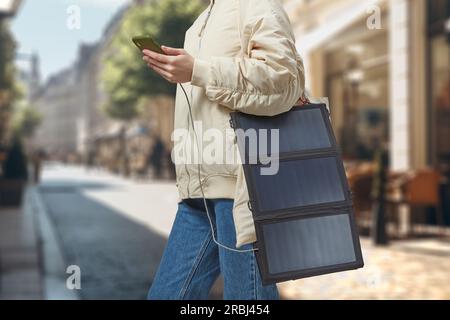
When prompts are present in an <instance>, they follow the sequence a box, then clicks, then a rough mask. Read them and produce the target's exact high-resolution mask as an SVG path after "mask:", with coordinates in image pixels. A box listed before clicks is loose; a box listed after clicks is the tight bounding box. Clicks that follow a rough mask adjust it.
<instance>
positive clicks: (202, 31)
mask: <svg viewBox="0 0 450 320" xmlns="http://www.w3.org/2000/svg"><path fill="white" fill-rule="evenodd" d="M214 4H215V0H212V2H211V6H210V8H209V11H208V14H207V15H206V19H205V22H204V23H203V25H202V28H201V29H200V32H199V33H198V37H199V41H198V52H197V56H198V55H199V54H200V49H201V48H202V37H203V33H204V31H205V28H206V25H207V24H208V21H209V18H210V17H211V12H212V9H213V7H214ZM193 101H194V90H193V88H192V85H191V102H193ZM187 123H188V137H189V138H190V137H191V123H190V119H189V113H188V118H187ZM193 129H194V130H195V128H193ZM184 145H185V149H186V142H185V144H184ZM198 151H199V152H200V150H198ZM198 161H200V159H198ZM184 167H185V170H186V173H187V176H188V183H187V190H186V191H187V196H188V198H190V190H189V185H190V183H191V174H190V173H189V170H188V166H187V164H186V163H185V165H184Z"/></svg>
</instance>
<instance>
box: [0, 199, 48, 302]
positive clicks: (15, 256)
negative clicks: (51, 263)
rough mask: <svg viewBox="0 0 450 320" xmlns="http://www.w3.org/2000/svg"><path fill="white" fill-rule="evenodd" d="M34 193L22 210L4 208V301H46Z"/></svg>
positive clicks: (0, 212) (0, 247)
mask: <svg viewBox="0 0 450 320" xmlns="http://www.w3.org/2000/svg"><path fill="white" fill-rule="evenodd" d="M29 196H30V193H29V192H27V193H26V196H25V199H24V207H23V210H22V209H20V208H17V209H13V208H11V209H9V208H0V300H16V299H20V300H22V299H25V300H28V299H31V300H34V299H42V298H43V286H42V272H41V262H40V254H39V251H40V250H39V241H38V235H37V232H36V223H35V219H34V216H33V213H32V210H29V207H27V206H30V205H31V202H30V201H29Z"/></svg>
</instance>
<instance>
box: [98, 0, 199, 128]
mask: <svg viewBox="0 0 450 320" xmlns="http://www.w3.org/2000/svg"><path fill="white" fill-rule="evenodd" d="M203 3H204V2H203V1H200V0H164V1H145V2H144V3H143V4H139V5H134V6H133V7H131V8H130V9H129V11H128V12H127V13H126V14H125V16H124V18H123V20H122V22H121V25H120V27H119V30H118V32H117V33H116V35H115V36H114V37H113V39H112V43H111V46H110V48H108V53H107V54H106V58H105V64H104V71H103V74H102V79H103V84H104V87H105V90H106V93H107V94H108V97H109V99H108V101H107V103H106V104H105V105H104V106H103V108H104V111H105V112H106V114H107V115H109V116H110V117H112V118H114V119H118V120H125V121H128V120H132V119H134V118H135V117H137V116H138V115H139V108H138V102H139V100H140V99H141V98H142V97H146V96H147V97H148V96H154V95H158V94H168V95H174V94H175V90H176V86H175V85H173V84H170V83H168V82H167V81H165V80H164V79H162V78H161V77H160V76H158V75H157V74H156V73H155V72H152V71H151V70H150V69H149V68H148V67H147V66H146V65H145V64H144V62H143V61H142V59H141V57H142V54H141V53H140V52H139V51H138V50H137V49H136V47H134V45H133V43H132V42H131V38H132V37H133V36H136V35H141V34H144V35H145V34H150V35H152V36H153V37H154V38H155V39H158V40H159V41H160V42H161V43H162V44H164V45H167V46H173V47H182V46H183V41H184V31H185V30H187V29H188V28H189V26H190V25H191V24H192V22H193V21H194V20H195V18H196V17H197V16H198V14H199V13H200V12H201V10H202V8H203V6H204V4H203Z"/></svg>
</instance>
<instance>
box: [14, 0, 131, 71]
mask: <svg viewBox="0 0 450 320" xmlns="http://www.w3.org/2000/svg"><path fill="white" fill-rule="evenodd" d="M128 1H129V0H23V3H22V6H21V8H20V11H19V12H18V14H17V16H16V17H15V18H14V19H13V21H12V31H13V33H14V36H15V38H16V41H17V42H18V44H19V48H18V51H19V52H20V53H31V52H37V53H38V54H39V56H40V59H41V72H42V76H43V77H44V78H46V77H47V76H48V75H49V74H51V73H54V72H57V71H59V70H61V69H63V68H64V67H67V66H69V65H70V64H71V63H73V62H74V61H75V59H76V55H77V52H78V45H79V43H80V42H89V43H90V42H94V41H96V40H98V39H99V38H100V36H101V34H102V32H103V28H104V27H105V26H106V24H107V23H108V22H109V20H110V19H111V17H112V16H113V15H114V13H115V12H116V11H117V10H118V9H119V8H120V7H122V6H123V5H124V4H125V3H127V2H128ZM73 5H75V6H78V7H79V8H80V18H81V19H80V22H81V23H80V29H79V30H76V29H75V30H70V29H69V28H68V27H67V21H68V19H69V18H70V14H69V13H67V10H68V8H70V7H71V6H73ZM19 65H20V66H22V67H25V66H26V64H25V65H24V64H23V63H20V64H19Z"/></svg>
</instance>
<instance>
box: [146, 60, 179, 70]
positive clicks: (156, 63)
mask: <svg viewBox="0 0 450 320" xmlns="http://www.w3.org/2000/svg"><path fill="white" fill-rule="evenodd" d="M146 62H148V63H151V64H153V65H156V66H157V67H159V68H160V69H162V70H165V71H167V72H171V71H172V70H173V69H172V66H171V65H169V64H165V63H161V62H159V61H157V60H154V59H152V58H148V57H147V60H146Z"/></svg>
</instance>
